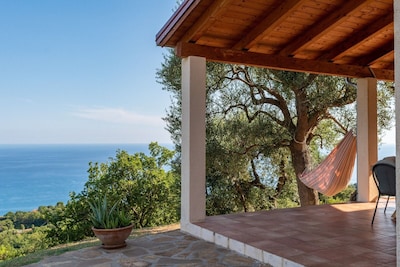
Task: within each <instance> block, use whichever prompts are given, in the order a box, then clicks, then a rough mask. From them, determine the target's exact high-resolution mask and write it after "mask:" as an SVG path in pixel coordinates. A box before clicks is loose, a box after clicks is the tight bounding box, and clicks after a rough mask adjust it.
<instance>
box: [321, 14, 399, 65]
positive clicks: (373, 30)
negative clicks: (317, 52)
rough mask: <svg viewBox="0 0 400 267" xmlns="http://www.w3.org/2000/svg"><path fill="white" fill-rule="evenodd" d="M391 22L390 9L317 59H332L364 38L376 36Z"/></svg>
mask: <svg viewBox="0 0 400 267" xmlns="http://www.w3.org/2000/svg"><path fill="white" fill-rule="evenodd" d="M392 24H393V10H391V11H390V12H389V13H388V14H386V15H384V16H382V17H381V18H379V19H377V20H376V21H374V22H373V23H371V24H369V25H367V26H366V27H364V28H362V29H361V30H359V31H358V32H355V33H353V34H352V36H351V37H350V38H348V39H347V40H345V41H343V42H341V43H340V44H338V45H336V46H335V47H333V48H332V49H330V50H329V52H328V53H325V54H322V55H321V56H320V57H318V59H319V60H332V61H334V58H335V57H337V56H339V55H341V54H342V53H344V52H346V51H347V50H349V49H352V48H354V47H356V46H358V45H359V44H360V43H361V42H363V41H364V40H365V39H367V38H371V37H373V36H376V35H377V34H379V32H380V31H381V30H383V29H385V28H386V27H388V26H390V25H392Z"/></svg>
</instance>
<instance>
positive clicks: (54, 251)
mask: <svg viewBox="0 0 400 267" xmlns="http://www.w3.org/2000/svg"><path fill="white" fill-rule="evenodd" d="M176 229H179V224H171V225H167V226H160V227H151V228H143V229H134V230H133V231H132V233H131V235H130V236H129V239H131V238H136V237H139V236H143V235H150V234H157V233H162V232H166V231H172V230H176ZM99 245H100V242H99V241H98V239H97V238H90V239H87V240H84V241H80V242H75V243H69V244H63V245H59V246H56V247H53V248H49V249H45V250H40V251H36V252H33V253H30V254H27V255H25V256H21V257H18V258H14V259H11V260H6V261H1V262H0V267H20V266H24V265H28V264H32V263H37V262H39V261H41V260H43V259H44V258H47V257H51V256H57V255H60V254H63V253H65V252H68V251H74V250H79V249H83V248H87V247H93V246H99Z"/></svg>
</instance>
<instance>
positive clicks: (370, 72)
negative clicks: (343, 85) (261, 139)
mask: <svg viewBox="0 0 400 267" xmlns="http://www.w3.org/2000/svg"><path fill="white" fill-rule="evenodd" d="M175 53H176V55H177V56H179V57H188V56H200V57H205V58H206V59H207V60H208V61H216V62H224V63H231V64H245V65H251V66H257V67H263V68H271V69H280V70H288V71H297V72H309V73H317V74H326V75H335V76H345V77H354V78H367V77H375V78H377V79H379V80H389V81H393V80H394V71H392V70H379V69H370V68H368V67H362V66H357V65H339V64H334V63H330V62H322V61H317V60H305V59H296V58H292V57H284V56H280V55H266V54H260V53H254V52H248V51H238V50H234V49H223V48H216V47H208V46H202V45H196V44H189V43H182V42H181V43H178V44H177V46H176V47H175Z"/></svg>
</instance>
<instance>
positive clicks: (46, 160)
mask: <svg viewBox="0 0 400 267" xmlns="http://www.w3.org/2000/svg"><path fill="white" fill-rule="evenodd" d="M160 145H162V144H160ZM162 146H165V147H167V148H169V149H173V146H172V145H162ZM118 149H120V150H125V151H127V152H128V153H130V154H134V153H136V152H143V153H146V154H148V144H86V145H82V144H79V145H69V144H68V145H0V216H1V215H4V214H6V213H7V212H10V211H11V212H16V211H32V210H35V209H37V208H38V207H39V206H54V205H56V204H57V203H58V202H63V203H64V204H66V203H67V201H68V200H69V195H70V193H71V192H76V193H79V192H81V191H82V190H83V186H84V184H85V182H86V181H87V178H88V173H87V170H88V168H89V162H99V163H101V162H107V161H109V160H110V158H112V157H115V155H116V152H117V150H118ZM395 149H396V147H395V145H393V144H383V145H381V146H380V147H379V149H378V159H382V158H384V157H387V156H393V155H395V153H396V150H395ZM356 175H357V168H354V170H353V175H352V178H351V181H350V183H356V182H357V178H356V177H357V176H356Z"/></svg>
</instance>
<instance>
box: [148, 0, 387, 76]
mask: <svg viewBox="0 0 400 267" xmlns="http://www.w3.org/2000/svg"><path fill="white" fill-rule="evenodd" d="M393 29H394V25H393V0H185V1H184V2H183V3H182V4H181V5H180V7H179V8H178V9H177V10H176V12H175V13H174V14H173V15H172V16H171V18H170V19H169V20H168V21H167V23H166V24H165V25H164V27H163V28H162V29H161V30H160V31H159V32H158V34H157V35H156V43H157V45H158V46H162V47H173V48H175V51H176V54H177V55H178V56H179V57H187V56H201V57H206V58H207V60H209V61H219V62H227V63H237V64H246V65H253V66H261V67H266V68H273V69H284V70H290V71H301V72H310V73H321V74H329V75H337V76H347V77H357V78H361V77H375V78H377V79H379V80H394V30H393Z"/></svg>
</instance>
